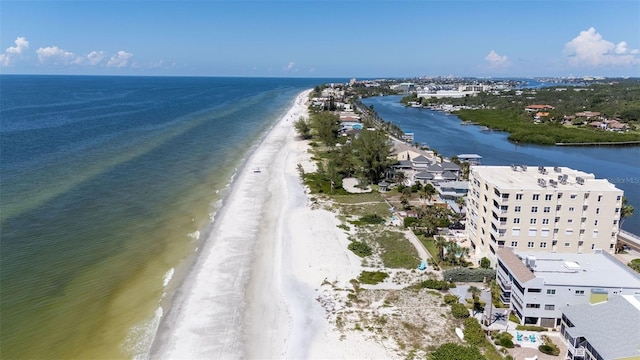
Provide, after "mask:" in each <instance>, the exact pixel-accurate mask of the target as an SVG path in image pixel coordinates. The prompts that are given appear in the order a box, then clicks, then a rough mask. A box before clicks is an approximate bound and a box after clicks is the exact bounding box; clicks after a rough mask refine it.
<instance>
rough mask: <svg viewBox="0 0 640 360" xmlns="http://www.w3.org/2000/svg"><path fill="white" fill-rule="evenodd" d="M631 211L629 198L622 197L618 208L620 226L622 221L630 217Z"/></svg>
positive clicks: (632, 209)
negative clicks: (620, 205)
mask: <svg viewBox="0 0 640 360" xmlns="http://www.w3.org/2000/svg"><path fill="white" fill-rule="evenodd" d="M633 211H634V208H633V206H631V205H629V200H627V197H626V196H623V197H622V207H621V208H620V226H622V223H623V222H624V221H625V220H626V219H628V218H630V217H631V216H633Z"/></svg>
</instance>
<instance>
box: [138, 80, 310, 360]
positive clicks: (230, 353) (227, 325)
mask: <svg viewBox="0 0 640 360" xmlns="http://www.w3.org/2000/svg"><path fill="white" fill-rule="evenodd" d="M306 93H307V92H303V93H302V94H300V95H298V96H297V97H296V99H300V98H301V96H303V94H306ZM295 108H296V107H295V105H294V106H293V107H292V108H290V109H289V110H288V111H287V113H286V114H285V115H284V116H283V117H282V118H280V119H278V121H277V122H276V123H275V124H274V125H273V126H272V127H271V128H270V129H268V130H267V134H266V136H264V137H263V138H262V139H261V141H260V142H258V144H257V145H256V146H254V148H253V149H252V150H251V151H250V152H249V153H248V154H247V158H246V159H245V161H243V162H242V164H241V165H240V166H239V167H238V168H237V170H236V172H235V173H234V178H233V179H232V181H231V182H230V187H229V192H228V193H227V194H226V196H225V197H224V198H223V202H222V206H221V207H220V208H219V209H218V211H217V212H216V215H215V220H214V223H213V225H212V227H211V229H210V231H208V234H207V238H205V239H203V241H202V244H201V246H200V250H199V252H200V253H199V254H197V255H196V256H197V259H196V260H195V261H194V263H193V264H192V266H191V268H190V269H189V270H188V274H187V275H186V277H185V278H184V280H183V283H182V284H181V285H180V286H179V288H177V289H176V292H175V294H174V295H173V296H172V299H171V302H170V304H171V306H170V308H169V309H166V310H165V316H164V317H163V319H162V321H161V324H160V326H159V328H158V331H157V332H156V336H155V338H154V341H153V345H152V347H151V350H150V352H149V357H151V358H167V359H170V358H204V357H207V358H211V357H216V358H219V357H225V358H240V357H243V355H244V312H245V307H246V298H245V296H244V295H245V290H246V287H247V286H248V283H249V279H250V272H251V268H250V266H249V265H247V264H246V263H247V262H248V263H251V262H252V259H253V257H254V246H255V244H256V243H257V242H258V238H259V236H258V235H259V232H258V230H257V229H258V228H259V226H260V222H261V220H262V219H261V217H260V216H258V215H260V214H259V213H256V212H255V210H256V209H257V208H259V207H260V206H261V204H263V203H264V200H265V198H266V191H265V190H266V189H265V186H261V182H260V179H261V178H262V179H263V180H264V175H265V172H264V171H263V172H261V173H253V172H252V170H251V169H252V168H254V167H261V166H264V165H267V164H268V162H269V160H271V159H266V158H265V155H268V154H266V152H265V151H266V150H269V148H271V150H272V151H271V152H273V148H275V147H276V146H277V145H278V142H279V141H278V136H277V135H278V134H277V133H278V132H279V131H278V129H279V128H281V127H282V123H285V122H286V120H287V117H288V116H291V112H292V111H293V110H294V109H295ZM280 132H281V131H280ZM271 155H272V154H271ZM263 164H264V165H263ZM264 184H266V183H263V185H264ZM236 215H238V218H237V219H236V218H235V216H236ZM243 215H244V216H243ZM238 225H241V227H240V228H239V227H238ZM246 229H253V230H252V231H245V230H246ZM198 334H199V335H198ZM210 338H213V339H214V340H212V339H210Z"/></svg>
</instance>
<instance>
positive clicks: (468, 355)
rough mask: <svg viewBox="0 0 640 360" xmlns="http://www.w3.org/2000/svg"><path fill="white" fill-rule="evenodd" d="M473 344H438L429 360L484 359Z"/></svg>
mask: <svg viewBox="0 0 640 360" xmlns="http://www.w3.org/2000/svg"><path fill="white" fill-rule="evenodd" d="M486 359H487V358H486V357H484V356H483V355H482V353H480V350H479V349H478V348H477V347H475V346H463V345H458V344H455V343H446V344H442V345H440V347H438V348H437V349H435V350H434V351H433V352H432V353H431V360H486Z"/></svg>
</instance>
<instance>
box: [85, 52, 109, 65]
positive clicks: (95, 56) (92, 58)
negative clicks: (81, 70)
mask: <svg viewBox="0 0 640 360" xmlns="http://www.w3.org/2000/svg"><path fill="white" fill-rule="evenodd" d="M104 58H105V53H104V51H92V52H90V53H88V54H87V62H88V63H89V65H93V66H95V65H98V64H100V63H101V62H102V60H104Z"/></svg>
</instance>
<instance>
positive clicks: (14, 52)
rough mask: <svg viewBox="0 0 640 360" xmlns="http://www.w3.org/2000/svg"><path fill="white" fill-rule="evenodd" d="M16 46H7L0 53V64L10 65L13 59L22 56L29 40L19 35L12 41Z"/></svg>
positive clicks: (27, 47)
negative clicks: (2, 52)
mask: <svg viewBox="0 0 640 360" xmlns="http://www.w3.org/2000/svg"><path fill="white" fill-rule="evenodd" d="M14 43H15V44H16V46H10V47H8V48H7V49H6V50H5V52H4V54H0V65H2V66H10V65H12V64H13V62H14V61H15V60H17V59H18V58H20V57H22V55H23V54H24V52H25V51H26V50H28V49H29V42H28V41H27V39H25V38H24V37H22V36H19V37H18V38H16V40H15V41H14Z"/></svg>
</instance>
